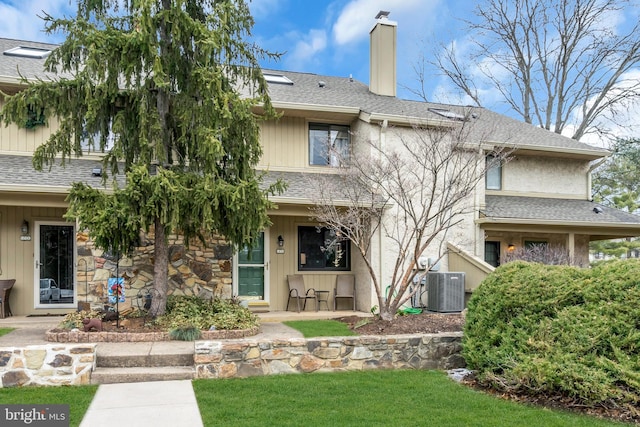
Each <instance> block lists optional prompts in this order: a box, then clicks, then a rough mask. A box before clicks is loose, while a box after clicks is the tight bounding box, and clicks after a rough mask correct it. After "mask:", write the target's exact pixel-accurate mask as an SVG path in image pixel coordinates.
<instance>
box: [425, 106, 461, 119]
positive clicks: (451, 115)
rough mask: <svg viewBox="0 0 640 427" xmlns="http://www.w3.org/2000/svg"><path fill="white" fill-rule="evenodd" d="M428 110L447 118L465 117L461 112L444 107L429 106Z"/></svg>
mask: <svg viewBox="0 0 640 427" xmlns="http://www.w3.org/2000/svg"><path fill="white" fill-rule="evenodd" d="M429 111H431V112H432V113H436V114H438V115H440V116H442V117H446V118H448V119H454V120H464V119H465V116H463V115H462V114H458V113H456V112H453V111H451V110H445V109H444V108H429Z"/></svg>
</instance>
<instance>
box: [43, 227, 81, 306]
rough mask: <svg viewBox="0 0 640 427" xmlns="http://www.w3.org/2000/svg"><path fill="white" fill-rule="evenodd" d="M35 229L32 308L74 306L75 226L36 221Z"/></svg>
mask: <svg viewBox="0 0 640 427" xmlns="http://www.w3.org/2000/svg"><path fill="white" fill-rule="evenodd" d="M35 227H36V230H35V242H34V247H35V251H36V253H35V254H34V255H35V260H36V262H35V307H36V308H71V307H74V304H75V275H74V253H75V232H74V226H73V225H69V224H68V223H58V222H36V223H35Z"/></svg>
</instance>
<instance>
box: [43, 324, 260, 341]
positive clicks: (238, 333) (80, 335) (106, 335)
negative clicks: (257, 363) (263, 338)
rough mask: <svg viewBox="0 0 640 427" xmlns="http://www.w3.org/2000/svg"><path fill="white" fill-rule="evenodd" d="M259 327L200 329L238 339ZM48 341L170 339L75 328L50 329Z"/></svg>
mask: <svg viewBox="0 0 640 427" xmlns="http://www.w3.org/2000/svg"><path fill="white" fill-rule="evenodd" d="M259 329H260V328H259V327H257V326H256V327H254V328H250V329H233V330H223V329H219V330H215V331H201V334H202V339H204V340H226V339H240V338H245V337H250V336H253V335H256V334H257V333H258V331H259ZM46 339H47V341H49V342H60V343H91V342H149V341H171V338H170V337H169V332H108V331H103V332H84V331H80V330H77V329H75V330H74V329H72V330H69V331H61V330H55V329H54V330H50V331H47V333H46Z"/></svg>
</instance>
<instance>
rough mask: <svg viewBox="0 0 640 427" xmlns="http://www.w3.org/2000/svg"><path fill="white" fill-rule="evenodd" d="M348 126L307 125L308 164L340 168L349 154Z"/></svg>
mask: <svg viewBox="0 0 640 427" xmlns="http://www.w3.org/2000/svg"><path fill="white" fill-rule="evenodd" d="M350 133H351V132H350V130H349V126H343V125H331V124H323V123H309V164H310V165H313V166H333V167H340V166H344V165H346V164H347V162H348V160H349V155H350V152H351V136H350Z"/></svg>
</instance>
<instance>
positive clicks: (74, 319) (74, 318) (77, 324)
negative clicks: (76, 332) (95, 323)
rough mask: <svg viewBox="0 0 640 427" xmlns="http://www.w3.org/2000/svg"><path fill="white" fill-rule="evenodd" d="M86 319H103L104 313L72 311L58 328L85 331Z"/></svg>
mask: <svg viewBox="0 0 640 427" xmlns="http://www.w3.org/2000/svg"><path fill="white" fill-rule="evenodd" d="M85 318H89V319H94V318H96V319H102V313H100V312H98V311H95V310H90V311H87V310H81V311H72V312H71V313H67V314H66V315H65V316H64V318H63V319H62V321H61V322H60V324H59V325H58V327H59V328H60V329H76V328H77V329H83V328H84V325H83V324H82V319H85Z"/></svg>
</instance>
